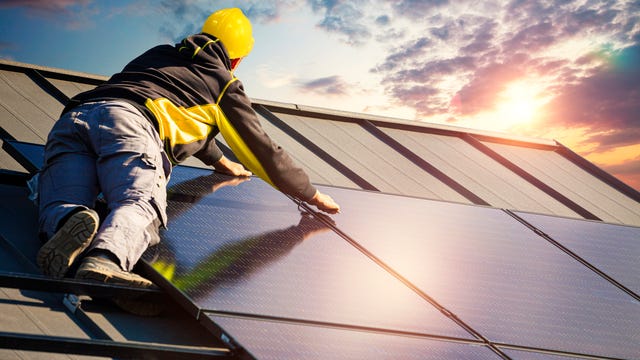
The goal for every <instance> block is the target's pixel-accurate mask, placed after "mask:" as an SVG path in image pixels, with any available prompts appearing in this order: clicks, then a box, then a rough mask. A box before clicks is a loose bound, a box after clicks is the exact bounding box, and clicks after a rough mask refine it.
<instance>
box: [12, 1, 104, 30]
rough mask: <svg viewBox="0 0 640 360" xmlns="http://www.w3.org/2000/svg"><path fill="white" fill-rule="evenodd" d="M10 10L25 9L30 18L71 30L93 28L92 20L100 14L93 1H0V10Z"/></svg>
mask: <svg viewBox="0 0 640 360" xmlns="http://www.w3.org/2000/svg"><path fill="white" fill-rule="evenodd" d="M10 8H21V9H24V10H25V13H26V14H27V15H28V16H31V17H35V18H43V19H45V20H47V21H51V22H54V23H57V24H60V25H62V26H63V27H65V28H67V29H71V30H77V29H84V28H87V27H91V26H93V21H92V18H93V17H95V16H96V15H98V14H99V9H98V5H94V4H93V1H91V0H51V1H39V0H25V1H21V0H5V1H0V9H10ZM77 14H82V16H78V15H77Z"/></svg>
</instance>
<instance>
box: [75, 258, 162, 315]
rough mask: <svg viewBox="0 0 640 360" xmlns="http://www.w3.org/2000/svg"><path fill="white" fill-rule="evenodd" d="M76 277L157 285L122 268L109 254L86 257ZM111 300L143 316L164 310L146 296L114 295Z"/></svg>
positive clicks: (141, 286)
mask: <svg viewBox="0 0 640 360" xmlns="http://www.w3.org/2000/svg"><path fill="white" fill-rule="evenodd" d="M76 279H80V280H90V281H96V282H100V283H106V284H112V285H124V286H131V287H137V288H143V289H149V288H155V287H156V286H155V285H154V284H153V283H152V282H151V281H150V280H148V279H146V278H144V277H142V276H140V275H138V274H136V273H133V272H129V271H125V270H122V268H120V265H118V264H117V263H115V262H114V261H112V260H111V259H109V258H108V257H107V256H102V255H99V256H91V254H89V256H87V257H85V258H84V260H83V261H82V263H81V264H80V267H78V270H77V271H76ZM111 300H112V301H113V302H114V303H115V304H116V305H117V306H118V307H120V308H121V309H122V310H125V311H127V312H129V313H132V314H135V315H141V316H156V315H159V314H160V313H161V312H162V311H163V310H164V306H163V305H162V304H159V303H156V302H153V301H149V300H147V299H145V297H144V296H141V297H138V298H136V297H131V296H114V297H112V298H111Z"/></svg>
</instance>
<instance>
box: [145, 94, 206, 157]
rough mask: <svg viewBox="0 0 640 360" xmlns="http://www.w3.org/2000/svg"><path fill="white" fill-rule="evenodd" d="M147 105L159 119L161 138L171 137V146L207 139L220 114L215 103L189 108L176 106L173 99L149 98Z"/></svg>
mask: <svg viewBox="0 0 640 360" xmlns="http://www.w3.org/2000/svg"><path fill="white" fill-rule="evenodd" d="M145 106H146V107H147V108H148V109H149V110H150V111H151V112H152V113H153V115H154V116H155V117H156V119H157V120H158V133H159V135H160V139H162V140H165V139H169V144H170V145H171V147H173V146H175V145H176V144H188V143H192V142H194V141H198V140H202V139H206V138H207V136H208V135H209V134H210V133H211V131H212V129H213V126H214V125H215V123H216V117H217V116H218V115H217V113H218V110H217V108H218V106H217V105H215V104H206V105H197V106H192V107H190V108H188V109H186V108H184V107H182V106H176V105H175V104H173V103H172V102H171V100H169V99H166V98H159V99H155V100H151V99H147V101H146V102H145Z"/></svg>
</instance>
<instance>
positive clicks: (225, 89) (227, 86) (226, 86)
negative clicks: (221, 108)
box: [216, 76, 238, 105]
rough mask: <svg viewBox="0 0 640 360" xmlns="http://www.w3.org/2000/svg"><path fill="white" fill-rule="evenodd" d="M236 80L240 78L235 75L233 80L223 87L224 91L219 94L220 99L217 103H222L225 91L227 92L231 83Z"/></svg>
mask: <svg viewBox="0 0 640 360" xmlns="http://www.w3.org/2000/svg"><path fill="white" fill-rule="evenodd" d="M236 80H238V78H237V77H235V76H234V77H233V78H231V80H229V82H228V83H227V85H225V86H224V88H222V91H220V95H218V99H217V100H216V105H219V104H220V100H222V96H223V95H224V93H225V92H227V88H229V85H231V84H233V83H234V82H235V81H236Z"/></svg>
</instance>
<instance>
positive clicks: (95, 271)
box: [76, 258, 155, 288]
mask: <svg viewBox="0 0 640 360" xmlns="http://www.w3.org/2000/svg"><path fill="white" fill-rule="evenodd" d="M85 261H86V260H85ZM96 261H107V260H101V259H99V258H98V259H92V262H91V263H87V262H85V263H83V264H82V265H80V268H78V271H77V272H76V279H81V280H92V281H97V282H101V283H105V284H112V285H123V286H131V287H137V288H152V287H154V286H155V285H154V284H153V282H151V281H150V280H148V279H145V278H144V277H142V276H139V275H137V274H134V273H129V272H125V271H118V272H114V271H113V270H111V269H109V268H107V267H104V266H101V264H99V263H97V264H96V263H95V262H96Z"/></svg>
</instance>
